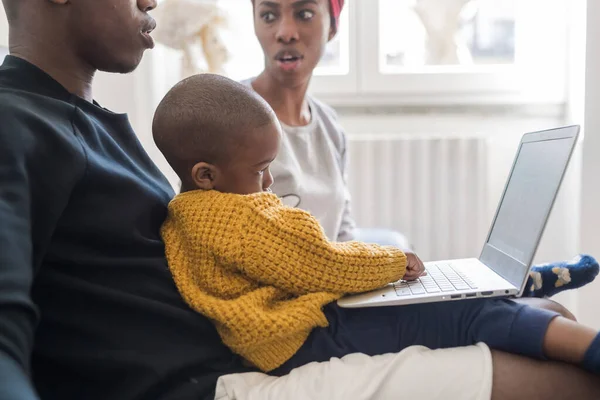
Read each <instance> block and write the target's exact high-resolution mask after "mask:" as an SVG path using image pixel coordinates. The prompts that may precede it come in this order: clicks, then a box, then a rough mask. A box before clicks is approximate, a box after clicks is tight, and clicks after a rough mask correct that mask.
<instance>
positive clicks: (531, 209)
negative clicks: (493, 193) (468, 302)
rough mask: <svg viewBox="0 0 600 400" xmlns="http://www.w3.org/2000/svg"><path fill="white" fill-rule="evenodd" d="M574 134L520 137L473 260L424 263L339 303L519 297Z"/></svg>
mask: <svg viewBox="0 0 600 400" xmlns="http://www.w3.org/2000/svg"><path fill="white" fill-rule="evenodd" d="M578 135H579V126H577V125H575V126H567V127H563V128H557V129H551V130H546V131H541V132H533V133H527V134H525V135H523V138H522V139H521V143H520V144H519V149H518V151H517V155H516V156H515V160H514V162H513V165H512V169H511V171H510V174H509V177H508V181H507V182H506V186H505V187H504V192H503V194H502V197H501V199H500V204H499V205H498V208H497V210H496V215H495V217H494V220H493V222H492V226H491V228H490V230H489V233H488V236H487V240H486V241H485V244H484V246H483V250H482V251H481V255H480V256H479V258H478V259H477V258H469V259H460V260H444V261H434V262H427V263H425V267H426V271H427V275H425V276H422V277H421V278H419V279H417V280H415V281H412V282H405V281H399V282H394V283H390V284H389V285H387V286H385V287H383V288H381V289H378V290H374V291H371V292H366V293H362V294H358V295H351V296H346V297H343V298H341V299H340V300H338V304H339V306H340V307H346V308H359V307H378V306H392V305H403V304H416V303H428V302H438V301H453V300H464V299H470V298H481V297H500V296H517V295H521V294H522V293H523V290H524V289H525V284H526V282H527V278H528V276H529V269H530V268H531V263H532V262H533V258H534V256H535V253H536V251H537V248H538V244H539V242H540V239H541V237H542V233H543V231H544V228H545V226H546V222H547V221H548V217H549V216H550V211H551V209H552V206H553V204H554V200H555V199H556V195H557V193H558V190H559V188H560V185H561V182H562V180H563V177H564V174H565V171H566V169H567V165H568V164H569V160H570V159H571V154H572V153H573V149H574V148H575V143H576V141H577V137H578Z"/></svg>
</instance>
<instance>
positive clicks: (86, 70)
mask: <svg viewBox="0 0 600 400" xmlns="http://www.w3.org/2000/svg"><path fill="white" fill-rule="evenodd" d="M63 43H64V42H63ZM10 53H11V55H13V56H15V57H19V58H22V59H23V60H25V61H28V62H30V63H31V64H33V65H35V66H36V67H38V68H40V69H41V70H42V71H44V72H45V73H47V74H48V75H50V76H51V77H52V78H53V79H54V80H56V81H57V82H58V83H60V84H61V85H62V86H63V87H65V89H67V90H68V91H69V92H70V93H73V94H74V95H76V96H79V97H81V98H82V99H84V100H87V101H89V102H91V101H92V100H93V95H92V82H93V79H94V74H95V72H96V71H95V69H94V68H91V67H90V66H89V65H85V63H83V62H82V61H81V59H79V58H77V57H76V56H75V55H74V54H73V53H72V52H69V51H68V50H67V49H66V48H65V46H64V45H62V44H61V43H57V42H56V41H48V40H40V39H39V38H38V37H37V36H35V35H31V34H27V33H22V32H17V31H11V32H10Z"/></svg>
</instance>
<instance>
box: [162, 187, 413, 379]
mask: <svg viewBox="0 0 600 400" xmlns="http://www.w3.org/2000/svg"><path fill="white" fill-rule="evenodd" d="M162 236H163V239H164V241H165V245H166V253H167V260H168V262H169V268H170V269H171V272H172V274H173V277H174V280H175V283H176V285H177V288H178V289H179V291H180V293H181V295H182V296H183V298H184V299H185V301H186V302H187V303H188V304H189V305H190V306H191V307H192V308H193V309H194V310H196V311H198V312H200V313H201V314H203V315H205V316H207V317H208V318H210V319H211V320H213V321H214V323H215V324H216V327H217V330H218V332H219V334H220V335H221V338H222V340H223V342H224V343H225V344H226V345H227V346H228V347H229V348H231V350H233V351H234V352H236V353H238V354H240V355H241V356H242V357H244V358H245V359H246V360H248V361H249V362H251V363H252V364H254V365H255V366H257V367H258V368H260V369H261V370H263V371H270V370H272V369H275V368H277V367H278V366H280V365H281V364H283V363H284V362H285V361H287V360H288V359H289V358H290V357H292V356H293V355H294V354H295V353H296V351H297V350H298V349H299V348H300V347H301V346H302V344H303V343H304V342H305V341H306V339H307V337H308V335H309V334H310V332H311V330H312V329H314V328H315V327H319V326H320V327H324V326H327V320H326V318H325V315H324V314H323V312H322V310H321V309H322V307H323V306H324V305H326V304H328V303H330V302H332V301H334V300H336V299H338V298H340V297H341V296H342V295H343V294H344V293H360V292H364V291H368V290H373V289H377V288H378V287H381V286H384V285H385V284H387V283H389V282H393V281H396V280H398V279H400V278H402V276H404V272H405V270H406V256H405V254H404V253H402V252H401V251H400V250H398V249H396V248H393V247H382V246H377V245H369V244H364V243H358V242H347V243H332V242H329V241H328V240H327V238H326V237H325V234H324V233H323V230H322V229H321V226H320V225H319V223H318V221H317V220H316V219H315V218H313V217H312V216H311V215H310V214H308V213H307V212H305V211H302V210H299V209H295V208H290V207H286V206H284V205H283V204H282V203H281V201H280V200H279V199H278V198H277V196H275V195H273V194H270V193H257V194H252V195H247V196H241V195H235V194H224V193H219V192H216V191H193V192H187V193H183V194H180V195H178V196H176V197H175V198H174V199H173V200H172V201H171V203H170V205H169V216H168V218H167V221H166V222H165V223H164V225H163V227H162Z"/></svg>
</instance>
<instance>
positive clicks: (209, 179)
mask: <svg viewBox="0 0 600 400" xmlns="http://www.w3.org/2000/svg"><path fill="white" fill-rule="evenodd" d="M218 173H219V170H218V169H217V167H215V166H214V165H212V164H208V163H205V162H199V163H198V164H196V165H194V166H193V167H192V182H194V185H196V187H197V188H198V189H202V190H212V189H214V188H215V181H216V179H217V175H218Z"/></svg>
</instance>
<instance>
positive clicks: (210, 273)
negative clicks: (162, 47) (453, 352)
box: [153, 75, 600, 374]
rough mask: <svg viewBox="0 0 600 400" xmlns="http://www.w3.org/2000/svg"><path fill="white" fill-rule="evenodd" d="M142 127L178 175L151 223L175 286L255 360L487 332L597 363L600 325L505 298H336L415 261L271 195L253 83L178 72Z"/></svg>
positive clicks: (268, 121)
mask: <svg viewBox="0 0 600 400" xmlns="http://www.w3.org/2000/svg"><path fill="white" fill-rule="evenodd" d="M153 133H154V138H155V141H156V143H157V145H158V147H159V149H160V150H161V151H162V152H163V154H164V155H165V157H166V159H167V161H168V162H169V163H170V165H171V166H172V167H173V169H174V170H175V172H177V174H178V175H179V177H180V179H181V182H182V193H181V194H180V195H178V196H177V197H176V198H175V199H173V201H172V202H171V204H170V205H169V216H168V218H167V221H166V222H165V224H164V226H163V229H162V235H163V238H164V241H165V245H166V253H167V259H168V261H169V268H170V269H171V272H172V274H173V277H174V280H175V283H176V285H177V287H178V289H179V291H180V293H181V294H182V296H183V298H184V299H185V301H186V302H187V303H188V304H189V305H190V306H191V307H192V308H193V309H195V310H196V311H198V312H200V313H202V314H204V315H205V316H207V317H209V318H210V319H212V320H213V321H214V323H215V325H216V327H217V330H218V332H219V334H220V336H221V338H222V340H223V342H224V343H225V344H226V345H227V346H229V347H230V348H231V349H232V351H234V352H235V353H238V354H240V355H241V356H242V357H244V358H245V359H246V360H247V361H248V362H250V363H252V364H253V365H255V366H256V367H258V368H260V369H261V370H263V371H267V372H270V373H273V374H285V373H287V372H289V371H290V370H291V369H293V368H295V367H297V366H300V365H303V364H306V363H309V362H312V361H326V360H329V359H330V358H331V357H342V356H344V355H346V354H349V353H355V352H360V353H365V354H369V355H374V354H383V353H389V352H398V351H400V350H402V349H403V348H405V347H408V346H410V345H415V344H419V345H424V346H427V347H430V348H440V347H454V346H462V345H469V344H474V343H476V342H485V343H486V344H488V345H489V346H490V347H492V348H496V349H499V350H504V351H508V352H514V353H519V354H523V355H527V356H531V357H536V358H544V357H547V358H550V359H556V360H562V361H566V362H571V363H574V364H578V365H581V366H582V367H584V368H586V369H587V370H589V371H592V372H595V373H600V335H598V332H596V331H595V330H593V329H590V328H586V327H584V326H582V325H579V324H577V323H576V322H573V321H571V320H568V319H566V318H563V317H562V316H559V315H558V314H557V313H554V312H550V311H546V310H540V309H534V308H531V307H528V306H525V305H523V304H518V303H516V302H513V301H511V300H508V299H485V300H464V301H459V302H445V303H444V302H442V303H429V304H417V305H408V306H402V307H383V308H368V309H342V308H340V307H338V306H337V304H336V300H337V299H339V298H340V297H341V296H342V295H343V294H346V293H359V292H363V291H368V290H372V289H376V288H378V287H381V286H384V285H385V284H387V283H389V282H393V281H397V280H399V279H401V278H403V279H416V278H417V277H418V276H420V275H421V274H422V272H423V263H422V262H421V261H420V260H419V259H418V257H417V256H415V255H414V254H410V253H407V254H405V253H403V252H402V251H400V250H399V249H396V248H393V247H381V246H377V245H368V244H363V243H358V242H349V243H331V242H329V241H328V240H327V239H326V237H325V235H324V233H323V231H322V229H321V227H320V225H319V223H318V222H317V221H316V220H315V219H314V218H313V217H311V215H310V214H308V213H307V212H304V211H301V210H299V209H294V208H288V207H285V206H283V204H282V203H281V202H280V200H279V199H278V198H277V197H276V196H275V195H273V194H271V193H269V187H270V185H271V184H272V182H273V179H272V177H271V174H270V173H269V164H270V163H271V162H272V161H273V159H275V157H276V156H277V151H278V146H279V135H280V127H279V124H278V122H277V118H276V116H275V115H274V113H273V111H272V110H271V108H270V107H269V106H268V105H267V104H266V103H265V102H264V101H263V100H262V99H261V98H260V97H259V96H258V95H256V94H255V93H254V92H253V91H252V90H250V89H248V88H246V87H244V86H242V85H240V84H237V83H235V82H233V81H231V80H228V79H226V78H222V77H218V76H215V75H198V76H194V77H191V78H188V79H186V80H184V81H183V82H181V83H179V84H178V85H176V86H175V87H174V88H173V89H172V90H171V91H170V92H169V93H168V94H167V95H166V97H165V98H164V99H163V101H162V102H161V104H160V105H159V107H158V109H157V112H156V115H155V118H154V125H153Z"/></svg>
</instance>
